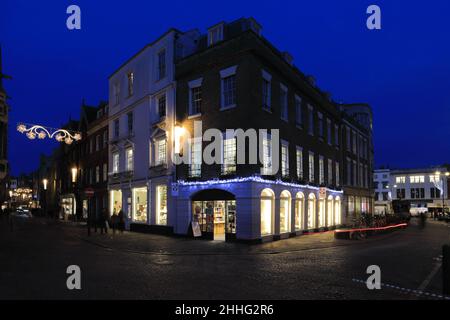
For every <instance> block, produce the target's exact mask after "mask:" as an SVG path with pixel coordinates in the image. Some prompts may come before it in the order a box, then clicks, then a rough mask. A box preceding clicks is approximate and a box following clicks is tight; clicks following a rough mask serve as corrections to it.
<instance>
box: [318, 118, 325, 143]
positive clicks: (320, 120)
mask: <svg viewBox="0 0 450 320" xmlns="http://www.w3.org/2000/svg"><path fill="white" fill-rule="evenodd" d="M317 118H318V120H319V138H323V134H324V132H323V115H322V113H321V112H318V113H317Z"/></svg>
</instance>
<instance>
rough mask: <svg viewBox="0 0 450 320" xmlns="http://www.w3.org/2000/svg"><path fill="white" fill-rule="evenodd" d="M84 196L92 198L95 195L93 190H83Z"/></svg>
mask: <svg viewBox="0 0 450 320" xmlns="http://www.w3.org/2000/svg"><path fill="white" fill-rule="evenodd" d="M84 194H85V195H86V197H88V198H92V197H93V196H94V194H95V190H94V189H92V188H88V189H86V190H84Z"/></svg>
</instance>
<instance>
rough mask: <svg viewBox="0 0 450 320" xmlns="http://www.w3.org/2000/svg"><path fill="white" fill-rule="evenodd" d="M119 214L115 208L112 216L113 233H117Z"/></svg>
mask: <svg viewBox="0 0 450 320" xmlns="http://www.w3.org/2000/svg"><path fill="white" fill-rule="evenodd" d="M118 220H119V216H118V215H117V211H116V210H114V213H113V215H112V217H111V226H112V229H113V234H116V230H117V226H118Z"/></svg>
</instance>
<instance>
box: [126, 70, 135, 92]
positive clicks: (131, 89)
mask: <svg viewBox="0 0 450 320" xmlns="http://www.w3.org/2000/svg"><path fill="white" fill-rule="evenodd" d="M127 78H128V96H129V97H131V96H132V95H133V94H134V72H129V73H128V75H127Z"/></svg>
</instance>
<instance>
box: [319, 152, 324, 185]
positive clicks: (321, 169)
mask: <svg viewBox="0 0 450 320" xmlns="http://www.w3.org/2000/svg"><path fill="white" fill-rule="evenodd" d="M324 183H325V158H324V157H323V156H319V184H324Z"/></svg>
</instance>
